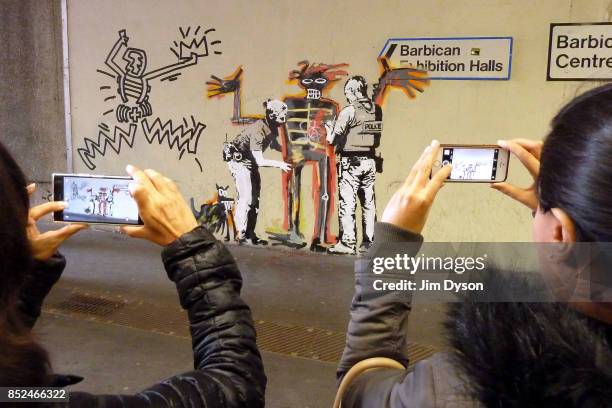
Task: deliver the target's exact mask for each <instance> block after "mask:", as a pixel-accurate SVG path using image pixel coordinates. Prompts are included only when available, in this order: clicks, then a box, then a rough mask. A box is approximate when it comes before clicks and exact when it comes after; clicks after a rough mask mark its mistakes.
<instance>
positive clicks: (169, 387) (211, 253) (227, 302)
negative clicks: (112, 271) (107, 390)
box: [70, 227, 266, 408]
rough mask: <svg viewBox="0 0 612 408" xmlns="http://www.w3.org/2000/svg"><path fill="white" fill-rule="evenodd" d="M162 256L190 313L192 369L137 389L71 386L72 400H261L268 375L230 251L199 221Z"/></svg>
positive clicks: (90, 403)
mask: <svg viewBox="0 0 612 408" xmlns="http://www.w3.org/2000/svg"><path fill="white" fill-rule="evenodd" d="M162 258H163V261H164V265H165V267H166V271H167V272H168V276H169V277H170V279H171V280H172V281H173V282H174V283H175V284H176V287H177V289H178V294H179V298H180V302H181V305H182V307H183V308H184V309H186V310H187V312H188V316H189V323H190V330H191V337H192V345H193V356H194V368H195V370H194V371H191V372H188V373H185V374H181V375H177V376H174V377H171V378H169V379H167V380H165V381H162V382H160V383H158V384H156V385H154V386H153V387H150V388H148V389H146V390H144V391H142V392H140V393H139V394H136V395H98V396H96V395H91V394H86V393H77V392H75V393H71V394H70V400H71V403H70V406H71V407H108V408H111V407H121V408H124V407H126V408H127V407H130V408H132V407H160V408H161V407H164V408H166V407H176V408H187V407H189V408H202V407H255V408H257V407H263V406H264V392H265V386H266V376H265V374H264V371H263V364H262V361H261V356H260V354H259V351H258V349H257V345H256V343H255V329H254V327H253V319H252V317H251V311H250V309H249V307H248V306H247V305H246V303H244V301H243V300H242V299H241V298H240V289H241V286H242V278H241V275H240V271H239V270H238V266H237V265H236V262H235V260H234V259H233V257H232V255H231V254H230V252H229V251H228V250H227V248H225V246H224V245H223V244H222V243H221V242H219V241H218V240H217V239H215V237H214V236H213V235H212V234H211V233H210V232H208V231H207V230H206V229H205V228H204V227H198V228H196V229H194V230H193V231H191V232H189V233H187V234H185V235H183V236H182V237H180V238H179V239H178V240H176V241H175V242H173V243H172V244H170V245H169V246H168V247H166V248H165V249H164V251H163V253H162Z"/></svg>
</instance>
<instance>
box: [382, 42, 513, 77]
mask: <svg viewBox="0 0 612 408" xmlns="http://www.w3.org/2000/svg"><path fill="white" fill-rule="evenodd" d="M379 57H385V58H387V60H388V61H389V63H390V64H391V66H393V67H412V68H418V69H422V70H425V71H427V72H428V73H429V76H430V79H455V80H461V79H463V80H478V79H480V80H508V79H510V73H511V71H512V37H456V38H455V37H451V38H390V39H388V40H387V42H386V43H385V45H384V47H383V49H382V51H381V52H380V54H379Z"/></svg>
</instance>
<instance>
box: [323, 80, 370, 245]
mask: <svg viewBox="0 0 612 408" xmlns="http://www.w3.org/2000/svg"><path fill="white" fill-rule="evenodd" d="M367 91H368V85H367V82H366V80H365V78H363V77H362V76H354V77H351V78H349V79H348V80H347V81H346V84H345V85H344V95H345V96H346V99H347V101H348V103H349V105H347V106H346V107H344V108H343V109H342V110H341V111H340V113H339V114H338V117H337V118H336V120H335V122H333V123H328V124H326V128H327V140H328V142H329V143H331V144H333V145H334V146H335V151H336V155H337V156H338V160H337V161H338V195H339V210H338V212H339V217H338V218H339V221H340V228H339V229H340V237H339V240H338V242H337V243H336V245H334V246H333V247H331V248H329V249H328V252H329V253H332V254H355V253H356V248H357V231H356V230H357V226H356V221H355V212H356V210H357V200H358V199H359V202H360V204H361V209H362V212H361V213H362V226H363V230H362V236H363V238H362V241H361V246H360V248H359V250H360V252H363V251H366V250H367V249H368V248H369V247H370V245H371V244H372V241H373V240H374V224H375V222H376V198H375V193H374V183H375V180H376V173H377V171H379V172H380V171H382V157H380V156H377V155H376V147H378V146H379V145H380V137H381V131H382V109H381V108H380V106H378V105H376V104H375V103H374V102H372V100H371V99H370V98H369V97H368V96H367V95H368V92H367Z"/></svg>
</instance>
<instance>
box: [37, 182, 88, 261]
mask: <svg viewBox="0 0 612 408" xmlns="http://www.w3.org/2000/svg"><path fill="white" fill-rule="evenodd" d="M26 188H27V190H28V195H30V196H31V195H32V194H33V193H34V191H35V190H36V185H35V184H34V183H32V184H30V185H29V186H27V187H26ZM64 208H66V203H64V202H62V201H51V202H49V203H44V204H40V205H37V206H36V207H32V208H30V211H29V213H28V225H27V227H26V232H27V234H28V240H29V241H30V248H31V251H32V257H33V258H34V259H36V260H38V261H45V260H47V259H49V258H51V256H53V254H54V253H55V252H56V251H57V249H58V248H59V246H60V245H62V243H63V242H64V241H65V240H67V239H68V238H70V237H71V236H73V235H74V234H76V233H77V232H79V231H80V230H82V229H84V228H87V227H88V225H87V224H70V225H66V226H65V227H63V228H60V229H58V230H54V231H47V232H44V233H42V234H41V233H40V231H39V230H38V227H37V226H36V221H38V220H39V219H40V218H41V217H43V216H44V215H46V214H49V213H52V212H55V211H62V210H63V209H64Z"/></svg>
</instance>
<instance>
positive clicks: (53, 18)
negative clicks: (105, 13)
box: [0, 0, 66, 181]
mask: <svg viewBox="0 0 612 408" xmlns="http://www.w3.org/2000/svg"><path fill="white" fill-rule="evenodd" d="M60 6H61V4H60V0H3V1H2V2H0V9H1V11H0V39H1V41H0V55H2V56H3V59H2V63H1V65H0V84H2V85H1V86H0V123H1V124H2V128H1V129H0V141H2V143H4V144H5V145H7V146H8V148H9V149H10V150H11V152H12V153H13V154H14V155H15V156H16V157H17V159H18V161H19V163H20V164H21V165H22V166H23V168H24V171H25V172H26V174H27V176H28V177H29V178H30V179H32V180H35V181H49V180H50V178H51V173H52V172H54V171H65V170H66V140H65V119H64V98H63V92H64V90H63V80H62V28H61V27H62V26H61V7H60Z"/></svg>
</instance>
